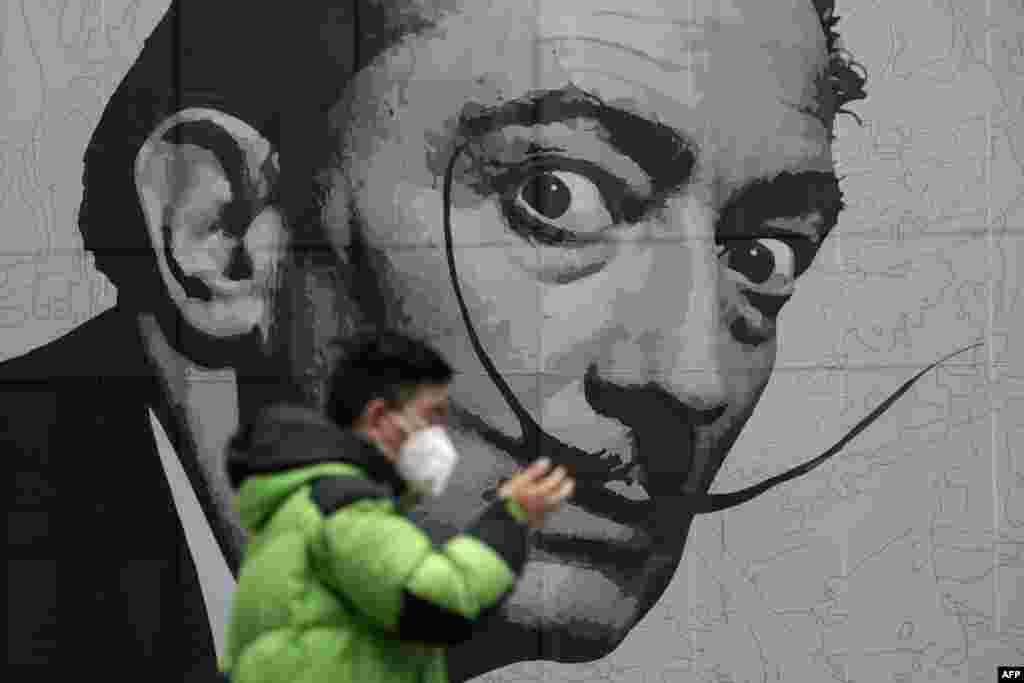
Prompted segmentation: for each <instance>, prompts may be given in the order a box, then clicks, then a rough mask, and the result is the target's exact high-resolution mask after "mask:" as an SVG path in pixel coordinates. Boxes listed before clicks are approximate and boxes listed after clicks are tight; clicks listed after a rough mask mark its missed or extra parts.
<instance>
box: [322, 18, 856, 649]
mask: <svg viewBox="0 0 1024 683" xmlns="http://www.w3.org/2000/svg"><path fill="white" fill-rule="evenodd" d="M453 4H454V5H455V6H454V7H452V8H451V9H450V12H449V13H447V14H446V15H445V16H444V17H443V18H441V19H439V20H437V21H436V24H435V25H434V27H433V28H431V29H430V30H428V31H425V32H423V33H421V34H419V35H416V36H414V37H409V38H407V39H405V40H404V41H403V42H401V43H400V44H399V45H398V46H397V47H395V48H394V49H392V50H390V51H388V52H387V53H385V54H383V55H382V56H380V57H379V58H378V59H376V60H375V61H374V62H373V63H372V64H370V65H369V66H368V67H366V68H365V69H363V70H362V71H361V72H360V73H359V74H358V75H357V77H356V79H355V80H354V81H353V82H352V84H351V85H350V87H349V88H348V89H347V91H346V93H345V95H344V97H343V99H342V100H341V101H340V102H339V103H338V105H337V106H336V107H335V110H334V112H333V117H334V120H335V122H336V123H337V126H338V129H339V131H340V134H339V140H340V142H339V147H338V149H337V159H338V160H339V161H338V162H337V164H336V167H335V168H333V169H332V170H331V173H330V177H331V195H330V198H329V202H328V207H327V208H328V211H327V216H328V220H327V224H328V228H329V235H330V238H331V239H332V241H333V244H334V245H335V247H336V248H337V249H338V252H339V254H341V255H342V258H343V260H345V261H346V262H349V263H357V262H358V263H370V262H372V263H373V264H374V265H373V266H372V271H373V276H372V279H373V280H374V282H375V285H374V286H373V287H367V288H366V289H363V290H359V291H356V292H355V299H356V300H357V305H359V306H360V307H363V308H389V309H390V310H392V311H397V313H396V314H395V315H394V316H393V318H394V319H395V320H396V321H397V322H399V323H400V324H401V325H403V326H405V327H406V328H407V329H410V330H412V331H414V332H416V333H418V334H420V335H421V336H424V337H426V338H428V339H429V340H431V341H432V342H433V343H434V344H435V345H436V346H437V347H438V348H439V349H440V350H441V351H443V352H444V353H445V355H446V356H447V357H448V358H449V359H451V360H452V361H453V364H454V366H455V367H456V368H458V370H459V372H460V373H461V374H460V377H459V379H457V380H456V382H455V384H454V387H453V391H452V400H453V402H454V403H455V404H456V405H457V406H458V408H459V410H458V411H457V412H458V413H459V414H460V415H461V419H460V420H458V421H457V422H458V425H457V427H458V428H459V430H460V434H459V436H460V441H459V442H458V445H459V446H460V448H461V449H463V450H464V451H465V452H466V454H465V456H464V458H463V460H462V464H461V465H460V468H459V470H458V471H457V473H456V474H455V476H454V479H453V481H452V484H451V488H450V494H448V495H447V496H446V497H445V498H444V499H443V500H441V501H438V502H436V503H431V504H430V505H429V506H428V507H426V508H425V509H424V510H423V511H422V512H421V513H420V515H421V521H422V522H423V523H424V524H426V525H428V526H430V527H431V528H433V529H434V530H436V531H438V532H439V533H444V532H446V531H447V532H450V531H453V530H454V529H456V528H459V527H461V526H462V525H463V524H464V523H466V522H467V521H468V520H469V518H470V517H471V515H472V514H474V513H475V511H476V510H477V509H478V507H479V504H480V503H481V502H482V501H483V499H485V498H486V497H487V495H488V492H491V491H493V489H494V488H495V487H496V485H497V484H498V483H499V481H500V480H501V479H502V478H503V477H507V476H509V475H510V474H511V473H512V472H513V471H514V468H515V467H517V466H519V465H521V464H522V463H524V462H528V461H529V460H531V459H532V458H533V457H535V456H536V455H537V454H538V449H540V450H544V451H545V452H551V451H554V452H555V453H557V454H562V455H564V456H565V457H568V456H569V454H572V455H574V456H575V457H576V461H577V462H578V463H579V464H580V465H581V467H582V468H583V469H584V470H586V471H588V472H589V471H590V470H593V472H592V476H589V477H588V476H587V475H585V474H580V476H581V478H583V479H586V483H587V484H588V485H587V486H586V487H585V490H583V491H581V492H580V493H579V494H577V496H576V497H575V499H574V500H575V502H574V504H573V505H570V506H569V507H568V508H567V509H565V510H564V511H563V512H561V513H559V514H558V515H557V516H556V518H554V519H553V520H552V522H551V523H550V524H549V525H548V527H547V528H546V529H545V530H544V532H543V533H541V534H539V535H538V537H537V539H536V545H535V550H534V551H533V553H532V555H531V558H532V559H531V561H530V563H529V565H528V567H527V571H526V575H525V577H524V579H523V581H522V583H521V585H520V588H519V589H518V590H517V592H516V593H515V595H514V596H513V598H512V600H511V602H510V604H509V606H508V608H507V612H506V616H507V618H508V619H509V620H510V621H511V622H512V623H514V624H516V625H518V626H519V627H521V631H520V632H519V637H520V638H521V641H515V642H521V643H522V647H521V648H520V649H518V650H517V648H515V647H505V648H504V649H503V650H502V651H503V652H505V653H506V656H507V657H508V658H509V659H508V661H515V660H516V659H529V658H539V657H541V656H543V657H545V658H551V659H556V660H562V661H573V660H577V659H580V660H586V659H593V658H598V657H600V656H602V655H604V654H606V653H607V652H608V651H610V649H611V648H613V647H614V646H615V644H617V643H618V642H619V640H620V639H621V638H622V637H623V636H624V635H625V634H626V633H627V632H628V630H629V629H630V628H631V627H632V626H633V625H634V624H635V623H636V622H637V621H638V620H639V619H640V618H641V617H642V616H643V614H645V613H646V611H647V610H648V609H649V608H650V607H651V606H652V605H653V604H654V602H655V601H656V600H657V599H658V598H659V597H660V595H661V594H662V592H663V591H664V589H665V587H666V586H667V584H668V582H669V580H670V579H671V576H672V574H673V572H674V571H675V569H676V567H677V565H678V562H679V559H680V557H681V554H682V551H683V546H684V544H685V540H686V536H687V531H688V528H689V525H690V522H691V519H692V513H690V512H688V511H687V508H686V506H685V504H684V503H683V502H682V500H683V499H681V498H680V495H679V494H681V493H694V492H704V491H706V490H707V489H708V487H709V486H710V484H711V482H712V480H713V477H714V475H715V473H716V472H717V470H718V469H719V467H720V466H721V464H722V461H723V459H724V458H725V456H726V454H727V453H728V450H729V448H730V446H731V445H732V443H733V442H734V440H735V439H736V437H737V436H738V434H739V432H740V430H741V429H742V427H743V425H744V423H745V422H746V421H747V419H748V418H749V416H750V415H751V413H752V411H753V409H754V407H755V405H756V403H757V400H758V397H759V396H760V395H761V393H762V391H763V390H764V388H765V385H766V383H767V382H768V379H769V376H770V374H771V370H772V365H773V361H774V358H775V354H776V343H775V337H776V317H777V315H778V312H779V310H780V308H781V307H782V305H783V304H784V303H785V301H786V300H787V299H788V298H789V297H790V296H791V295H792V294H793V292H794V289H795V287H796V286H797V282H798V278H799V275H800V274H801V273H802V272H803V271H804V270H805V269H806V268H807V267H808V266H809V265H810V263H811V261H812V260H813V258H814V255H815V253H816V251H817V249H818V246H819V244H820V241H821V239H822V237H823V236H824V235H825V234H826V233H827V231H828V229H829V228H831V227H832V225H833V224H834V222H835V219H836V215H837V213H838V210H839V206H840V202H839V193H838V189H837V181H836V178H835V176H834V174H833V163H832V159H831V154H830V140H829V131H828V130H826V128H825V127H824V126H823V125H822V123H821V122H820V121H819V120H818V119H817V118H816V117H814V116H812V115H810V114H808V113H806V112H808V111H812V110H813V109H814V108H815V106H816V98H817V95H818V93H817V90H816V77H817V75H818V74H819V73H820V72H821V71H822V70H823V68H824V66H825V62H826V60H827V51H826V47H825V36H824V34H823V31H822V29H821V23H820V20H819V17H818V15H817V14H816V13H815V10H814V8H813V6H812V5H811V4H810V3H807V2H802V1H801V2H793V3H786V2H783V3H764V2H759V1H758V0H746V1H742V2H731V3H722V2H713V3H712V2H707V3H704V2H698V3H685V4H683V5H680V6H678V7H676V6H675V5H669V4H665V3H639V4H638V3H636V2H634V1H632V0H631V1H630V2H605V3H601V4H600V5H594V3H591V2H582V1H581V2H557V3H543V4H540V5H534V4H531V3H519V2H497V3H479V2H471V1H469V0H465V1H464V2H457V3H453ZM765 35H771V36H772V40H771V41H765V40H764V36H765ZM459 145H465V146H464V147H462V148H461V150H460V152H461V153H460V154H458V155H457V153H456V149H457V147H458V146H459ZM456 156H457V158H454V159H453V157H456ZM450 163H454V166H453V173H452V182H451V186H450V193H451V197H450V199H451V209H450V228H451V241H452V243H453V247H454V248H453V254H454V263H453V264H451V265H454V269H452V268H450V267H449V265H450V264H449V263H448V262H447V260H446V251H445V232H444V230H445V225H444V220H443V219H444V216H445V206H444V205H445V189H446V188H445V182H444V176H445V171H446V168H447V167H448V165H449V164H450ZM368 254H373V255H374V257H375V258H374V259H369V258H367V255H368ZM453 275H455V277H456V278H457V280H458V284H459V286H460V290H461V293H462V294H463V295H464V300H465V304H466V312H465V313H466V315H465V318H464V317H463V315H462V313H461V311H460V306H459V301H458V300H457V294H456V288H455V286H454V284H453ZM467 323H468V324H467ZM471 329H472V330H473V331H474V332H475V333H476V334H477V335H478V336H479V348H474V346H473V339H472V337H471V334H472V333H471V332H470V330H471ZM488 365H490V366H491V367H490V368H488V367H487V366H488ZM502 385H504V387H505V389H506V393H505V395H503V393H502V391H501V389H500V388H499V387H501V386H502ZM627 509H628V510H629V512H628V513H625V512H620V511H624V510H627ZM535 628H540V629H541V630H542V631H543V636H542V637H541V639H540V642H539V643H538V642H537V636H536V634H535V633H532V629H535ZM498 632H499V631H494V633H498ZM502 637H503V638H506V640H505V641H503V642H506V643H508V642H512V641H509V640H507V638H514V636H511V635H509V634H508V633H503V635H502ZM538 647H539V648H540V650H541V651H542V652H541V651H538ZM499 657H500V655H499ZM501 663H503V662H498V663H496V664H495V666H497V665H500V664H501Z"/></svg>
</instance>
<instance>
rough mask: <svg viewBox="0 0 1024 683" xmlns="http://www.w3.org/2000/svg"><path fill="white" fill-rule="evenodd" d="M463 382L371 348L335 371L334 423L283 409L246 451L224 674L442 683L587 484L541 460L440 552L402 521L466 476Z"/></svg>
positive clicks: (434, 362)
mask: <svg viewBox="0 0 1024 683" xmlns="http://www.w3.org/2000/svg"><path fill="white" fill-rule="evenodd" d="M452 375H453V372H452V369H451V367H450V366H449V365H448V363H447V362H446V361H445V360H444V359H443V358H442V357H441V356H440V355H439V354H438V353H437V352H436V351H434V350H433V349H431V348H430V347H429V346H427V345H426V344H424V343H422V342H420V341H418V340H416V339H413V338H410V337H407V336H405V335H402V334H398V333H385V334H370V335H362V336H359V337H357V338H356V339H355V340H354V341H353V342H351V343H349V344H348V348H347V350H346V351H345V353H344V355H343V358H342V360H341V361H340V362H339V363H338V365H337V367H336V369H335V371H334V373H333V377H332V379H331V387H330V398H329V402H328V411H327V412H328V415H327V418H325V417H323V416H321V415H319V414H318V413H315V412H313V411H310V410H308V409H306V408H302V407H299V406H297V405H289V404H276V405H272V406H270V407H268V408H266V409H264V410H263V411H262V412H261V413H260V416H259V418H258V419H257V420H255V421H253V422H252V423H251V424H249V425H247V426H246V427H245V428H243V429H242V430H241V431H240V432H239V433H238V434H237V435H236V436H235V437H234V438H233V440H232V442H231V444H230V445H229V455H228V475H229V477H230V479H231V482H232V485H233V486H235V487H236V488H238V507H239V512H240V515H241V519H242V523H243V524H244V526H245V527H246V528H247V530H248V531H249V532H250V534H251V536H250V538H251V541H250V544H249V547H248V549H247V553H246V557H245V560H244V562H243V565H242V569H241V573H240V577H239V584H238V590H237V593H236V595H235V599H234V604H233V614H232V620H231V625H230V627H229V631H228V646H227V652H226V654H225V656H224V657H223V659H222V661H221V664H220V666H221V669H222V671H224V672H226V673H227V674H228V675H229V676H230V678H231V680H232V681H234V683H246V682H247V681H255V680H260V681H278V680H280V681H293V680H300V679H301V680H323V681H360V683H373V682H375V681H388V682H391V681H428V682H430V683H442V682H444V681H447V680H448V676H447V666H446V659H445V647H447V646H450V645H453V644H456V643H459V642H462V641H464V640H466V639H468V638H469V636H470V635H471V634H472V631H473V628H474V626H475V625H477V624H481V623H482V622H483V621H484V619H485V617H486V616H487V615H488V614H493V613H494V612H495V611H496V610H497V608H498V607H499V606H500V605H502V604H503V603H504V601H505V599H506V598H507V597H508V596H509V595H510V593H511V591H512V589H513V587H514V586H515V582H516V580H517V577H518V576H519V575H520V574H521V572H522V569H523V566H524V564H525V561H526V554H527V536H528V533H529V530H530V529H537V528H539V527H540V526H542V525H543V523H544V520H545V518H546V517H547V515H548V514H549V513H550V512H552V511H553V510H555V509H556V508H558V507H559V506H560V504H561V503H562V502H563V501H564V500H565V499H566V498H568V497H569V496H570V495H572V492H573V489H574V481H573V480H572V479H571V478H569V477H567V476H566V471H565V469H564V468H562V467H557V468H555V469H554V470H553V471H550V462H548V461H546V460H545V459H541V460H537V461H535V462H534V463H533V464H532V465H531V466H530V467H528V468H526V469H525V470H523V471H522V472H520V473H518V474H516V475H515V476H514V477H512V478H511V479H509V480H508V481H507V482H505V483H504V484H503V485H502V486H501V487H500V488H499V490H498V498H497V500H495V501H494V502H492V503H491V504H490V505H489V506H488V507H486V508H485V509H484V510H483V512H482V514H481V515H480V516H479V517H478V518H477V519H476V521H475V522H474V523H473V524H471V525H470V526H469V527H468V528H467V529H466V530H465V531H464V532H462V533H461V534H456V535H455V536H453V537H452V538H451V539H449V540H448V541H447V542H446V543H444V544H443V545H441V546H435V545H434V543H433V542H432V541H431V540H430V538H429V537H428V536H427V534H426V533H425V532H424V531H423V530H421V529H420V528H419V527H417V526H416V525H415V524H414V523H413V522H412V521H410V520H409V519H408V518H407V517H405V516H404V515H403V513H404V512H406V511H407V510H408V509H409V508H410V507H411V506H412V505H414V504H415V503H416V502H417V501H419V500H421V499H422V498H424V497H438V496H440V495H442V493H443V492H444V491H445V488H446V485H447V483H448V481H449V479H450V477H451V474H452V472H453V470H454V468H455V466H456V464H457V462H458V454H457V453H456V451H455V448H454V446H453V445H452V443H451V441H450V440H449V438H448V436H447V434H446V431H445V427H444V422H445V420H446V417H447V412H448V385H449V384H450V382H451V380H452ZM328 418H329V419H328ZM311 676H312V677H311Z"/></svg>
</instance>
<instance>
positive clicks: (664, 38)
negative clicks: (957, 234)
mask: <svg viewBox="0 0 1024 683" xmlns="http://www.w3.org/2000/svg"><path fill="white" fill-rule="evenodd" d="M766 5H767V6H768V7H767V8H766ZM825 47H826V46H825V39H824V34H823V32H822V29H821V22H820V20H819V18H818V15H817V14H816V12H815V10H814V8H813V6H812V5H811V4H810V3H804V2H798V3H792V2H780V3H775V2H772V3H753V2H742V3H685V6H677V5H676V4H671V5H668V6H664V7H659V6H658V5H656V4H654V3H640V4H639V5H638V4H637V3H627V2H605V3H598V4H592V3H572V2H545V3H539V4H538V5H537V6H536V7H535V6H534V5H533V4H516V3H505V2H496V3H488V4H484V5H477V4H473V3H463V4H462V6H461V7H460V8H459V9H458V11H454V10H453V11H451V12H450V13H449V14H447V15H446V17H445V18H444V19H443V20H441V21H439V22H437V24H436V26H435V27H434V28H433V29H431V30H428V31H426V32H424V33H422V34H419V35H416V36H415V37H410V38H407V39H406V40H405V41H404V42H402V43H401V44H400V45H398V46H397V47H396V48H394V49H393V50H391V51H389V52H387V53H385V54H383V55H381V57H379V58H378V59H377V60H375V61H374V62H373V63H372V64H371V66H370V67H368V68H367V69H365V70H364V71H363V72H362V73H361V74H360V75H359V76H358V77H357V78H356V79H355V81H354V83H353V86H352V87H351V88H350V89H349V90H348V92H347V94H346V98H345V100H344V102H343V105H342V106H341V107H339V108H338V110H337V112H336V114H335V117H336V118H337V119H338V120H343V121H344V125H345V127H346V129H347V130H348V137H347V139H346V140H345V142H344V144H345V146H346V152H347V153H348V154H351V153H352V152H355V154H354V155H353V156H354V159H355V162H354V165H355V166H356V167H359V166H361V165H362V163H361V162H362V161H365V160H367V159H368V158H370V157H377V158H379V157H380V155H381V154H385V155H387V156H396V157H400V158H402V168H403V169H404V170H405V171H408V172H409V173H418V172H420V171H424V170H425V168H424V164H425V163H426V162H425V160H424V158H423V156H422V155H421V154H420V150H421V149H423V147H422V146H420V145H418V144H414V145H406V143H407V142H408V141H409V140H416V139H424V140H426V143H427V145H431V144H435V143H437V142H438V140H439V139H441V138H446V137H450V135H451V133H452V127H453V125H454V123H455V122H456V121H457V119H458V117H459V115H460V113H461V112H462V107H463V106H465V105H467V104H470V103H472V105H479V106H484V107H493V106H498V105H501V104H503V103H506V102H508V101H510V100H514V99H517V98H520V97H523V96H524V95H526V94H528V93H533V92H536V91H539V90H556V89H562V88H566V87H578V88H580V89H582V90H583V91H585V92H587V93H590V94H592V95H595V96H597V97H598V98H600V99H601V100H603V101H604V102H605V103H607V104H609V105H611V106H614V107H616V108H619V109H623V110H626V111H631V112H634V113H636V114H638V115H640V116H643V117H644V118H647V119H649V120H652V121H660V122H664V123H666V124H667V125H669V126H671V127H673V128H675V129H676V130H678V131H680V132H681V133H682V134H684V135H685V136H687V137H688V138H689V139H691V140H692V141H693V142H694V143H695V145H696V146H697V147H699V148H701V149H702V154H701V158H700V159H699V162H700V163H701V166H702V167H703V168H704V169H705V170H706V172H707V175H708V176H709V177H714V178H715V179H716V180H718V181H721V182H724V184H726V185H730V184H731V185H735V184H739V183H742V182H745V181H746V180H749V179H750V178H753V177H759V176H762V175H766V174H774V173H777V172H779V171H781V170H810V169H814V170H821V171H828V170H830V169H831V157H830V149H829V144H828V131H827V130H826V128H825V127H824V126H823V125H822V124H821V123H820V122H819V121H818V120H816V119H815V118H813V117H812V116H810V115H808V114H806V113H803V111H801V110H806V109H808V108H813V106H814V97H815V94H816V89H817V83H816V77H817V76H818V75H819V74H820V73H821V71H822V69H823V68H824V67H825V64H826V61H827V52H826V49H825ZM382 140H384V141H385V142H384V144H383V145H382V144H381V141H382ZM388 140H390V143H392V144H395V145H400V146H401V149H396V150H393V151H387V150H386V147H387V146H388V144H389V143H388V142H386V141H388ZM765 140H771V144H770V145H769V144H766V143H765ZM435 175H436V174H435Z"/></svg>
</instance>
